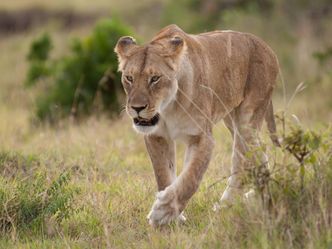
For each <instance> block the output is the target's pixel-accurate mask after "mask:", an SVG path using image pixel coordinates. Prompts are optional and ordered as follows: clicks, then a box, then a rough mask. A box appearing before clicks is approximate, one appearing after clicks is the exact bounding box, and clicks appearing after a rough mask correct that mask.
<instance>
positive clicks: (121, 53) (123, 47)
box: [114, 36, 137, 71]
mask: <svg viewBox="0 0 332 249" xmlns="http://www.w3.org/2000/svg"><path fill="white" fill-rule="evenodd" d="M134 47H137V44H136V41H135V39H134V38H133V37H131V36H123V37H121V38H120V39H119V40H118V42H117V43H116V46H115V48H114V52H115V53H116V54H117V55H118V59H119V70H120V71H121V70H122V66H123V64H124V61H125V59H127V58H128V57H129V55H130V51H131V50H132V49H133V48H134Z"/></svg>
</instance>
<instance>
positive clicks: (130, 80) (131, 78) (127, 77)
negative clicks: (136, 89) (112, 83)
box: [125, 75, 133, 83]
mask: <svg viewBox="0 0 332 249" xmlns="http://www.w3.org/2000/svg"><path fill="white" fill-rule="evenodd" d="M125 78H126V80H127V81H128V82H129V83H133V77H131V76H129V75H127V76H125Z"/></svg>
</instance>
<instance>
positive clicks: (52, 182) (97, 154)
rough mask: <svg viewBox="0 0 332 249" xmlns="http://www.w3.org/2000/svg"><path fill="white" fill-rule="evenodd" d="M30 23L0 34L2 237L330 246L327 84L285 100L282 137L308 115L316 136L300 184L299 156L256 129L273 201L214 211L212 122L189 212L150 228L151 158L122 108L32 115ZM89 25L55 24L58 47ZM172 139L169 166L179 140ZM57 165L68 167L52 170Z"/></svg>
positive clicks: (0, 244)
mask: <svg viewBox="0 0 332 249" xmlns="http://www.w3.org/2000/svg"><path fill="white" fill-rule="evenodd" d="M36 2H38V1H36ZM6 3H7V4H9V2H8V1H7V2H6V1H5V2H2V4H6ZM10 3H11V4H12V3H13V1H11V2H10ZM15 3H16V2H15ZM13 8H14V7H13ZM15 8H16V7H15ZM47 28H51V29H52V27H47ZM42 29H43V28H42ZM37 32H38V30H37V31H32V32H29V33H27V34H24V35H15V36H12V37H10V38H8V39H3V40H0V50H1V51H5V52H4V53H1V54H0V72H1V81H0V87H1V88H0V89H1V91H0V224H1V226H0V248H280V249H283V248H312V249H316V248H324V249H325V248H331V247H332V217H331V214H332V199H331V197H332V189H331V188H332V186H331V185H332V184H331V182H332V161H331V153H332V144H331V141H332V132H331V125H328V123H329V122H330V120H331V119H330V118H331V117H330V116H329V113H330V110H331V108H330V107H329V106H327V105H326V100H328V99H329V94H328V93H326V94H325V93H323V94H322V93H319V92H318V91H315V89H314V88H313V87H311V88H310V87H309V89H307V90H305V91H304V92H302V93H300V94H299V95H298V96H296V98H295V99H294V101H293V102H292V103H291V106H290V109H289V110H288V112H289V116H290V115H291V114H292V113H296V115H297V116H298V118H299V120H300V121H301V125H302V127H297V126H294V124H289V125H287V131H286V134H287V135H288V136H289V140H287V141H288V143H290V144H292V143H294V141H295V140H296V139H295V138H296V136H298V135H296V134H297V133H296V132H295V133H291V130H290V128H289V127H290V126H294V129H295V131H298V130H300V131H304V132H306V127H308V126H309V127H311V128H312V129H314V130H315V132H316V133H317V134H318V135H319V136H321V141H320V143H319V146H318V147H317V148H315V147H310V148H309V149H310V153H311V152H312V153H311V154H310V155H309V156H308V157H307V158H306V161H305V162H304V167H305V168H304V170H305V177H304V186H303V187H302V186H301V177H300V172H301V171H300V163H299V162H298V161H297V160H296V159H295V158H294V156H292V155H291V153H289V152H287V151H282V150H280V149H275V148H274V147H273V146H272V145H271V144H270V142H269V141H268V139H267V138H266V136H264V141H266V143H267V151H268V154H269V156H270V159H271V166H274V170H273V171H272V176H271V177H272V178H273V179H274V180H270V182H269V188H270V191H271V194H270V197H271V198H272V200H273V205H272V206H269V207H266V206H263V205H262V203H261V200H260V199H257V201H256V204H255V205H247V204H243V203H238V204H236V205H235V206H234V207H232V208H231V209H225V210H222V211H220V212H213V211H212V207H213V204H214V202H215V201H217V200H218V199H219V197H220V195H221V193H222V191H223V190H224V188H225V185H226V177H227V176H228V175H229V171H230V156H231V148H232V143H231V137H230V135H229V133H228V131H227V129H226V128H224V127H223V125H222V124H220V125H218V126H217V127H216V128H215V130H214V133H215V138H216V141H217V145H216V148H215V150H214V155H213V159H212V161H211V163H210V166H209V169H208V171H207V173H206V175H205V177H204V179H203V181H202V184H201V186H200V188H199V191H198V192H197V193H196V194H195V195H194V197H193V198H192V200H191V201H190V203H189V205H188V207H187V209H186V217H187V218H188V221H187V222H186V223H185V224H184V225H177V224H173V225H171V226H170V227H167V228H166V229H163V230H154V229H152V228H151V227H150V226H149V225H148V223H147V220H146V215H147V214H148V212H149V209H150V208H151V205H152V203H153V201H154V196H155V193H156V184H155V180H154V176H153V172H152V167H151V165H150V161H149V159H148V156H147V153H146V151H145V148H144V143H143V139H142V137H140V136H139V135H137V134H136V133H135V132H134V131H133V130H132V128H131V127H130V126H131V125H130V120H129V119H128V118H127V117H126V116H125V115H122V116H121V117H119V119H116V120H109V119H107V118H105V117H99V118H96V117H91V118H89V119H87V120H85V121H84V122H82V123H80V124H72V123H70V122H69V121H64V122H63V123H62V124H59V126H58V127H56V128H54V127H53V128H52V127H48V126H40V125H38V124H34V123H32V122H31V117H32V115H33V114H32V110H33V107H34V104H33V99H34V96H35V95H34V92H31V91H27V90H26V89H24V88H23V87H22V86H23V82H24V79H25V78H24V77H25V73H26V64H25V54H26V52H27V51H28V44H29V43H30V41H31V40H32V38H33V37H34V35H35V34H36V33H37ZM87 32H88V30H85V29H83V30H81V29H79V30H75V31H72V32H69V34H68V33H63V32H61V31H55V32H54V33H53V34H54V38H55V42H56V46H55V47H56V49H57V51H56V54H61V53H65V49H63V48H64V44H65V41H67V38H68V36H69V37H70V36H76V35H82V34H86V33H87ZM327 81H328V80H327ZM279 87H280V88H281V85H279ZM328 89H330V88H326V91H325V92H328ZM281 99H282V97H281V96H278V95H276V96H275V102H276V106H277V108H276V109H277V110H278V109H279V110H280V109H281V108H282V107H283V103H282V100H281ZM312 99H314V100H315V101H311V100H312ZM309 101H310V102H309ZM307 103H310V105H308V104H307ZM317 120H320V121H317ZM294 122H295V121H294ZM294 122H293V121H292V122H291V123H294ZM281 127H282V125H280V123H279V129H281ZM305 134H308V133H305ZM291 138H293V139H291ZM178 149H179V152H178V157H177V158H178V160H177V165H178V172H179V171H180V170H181V168H182V163H183V149H184V148H183V147H182V146H181V145H179V146H178ZM317 169H318V170H317ZM64 174H65V175H68V178H66V180H65V181H62V180H61V179H62V177H63V175H64ZM59 182H60V183H61V182H62V183H61V184H59ZM251 183H252V181H251ZM54 186H56V187H54ZM52 189H55V191H53V194H51V192H52V191H51V190H52ZM54 193H56V194H54ZM45 196H46V197H47V196H48V197H47V198H46V197H45ZM52 196H53V197H52ZM67 197H68V198H67ZM26 207H29V208H26ZM51 207H52V208H51ZM64 207H65V208H64ZM32 211H33V212H32ZM27 217H28V218H27Z"/></svg>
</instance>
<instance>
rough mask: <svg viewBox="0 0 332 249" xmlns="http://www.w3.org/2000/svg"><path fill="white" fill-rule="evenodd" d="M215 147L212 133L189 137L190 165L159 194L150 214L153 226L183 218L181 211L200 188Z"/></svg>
mask: <svg viewBox="0 0 332 249" xmlns="http://www.w3.org/2000/svg"><path fill="white" fill-rule="evenodd" d="M213 147H214V141H213V138H212V136H210V135H199V136H193V137H191V138H190V139H189V143H188V150H189V151H190V153H189V155H190V158H189V160H188V165H187V166H186V167H185V168H184V169H183V171H182V172H181V174H180V175H179V177H178V178H176V180H175V181H174V182H173V183H172V184H171V185H170V186H168V187H167V188H166V189H165V190H163V191H160V192H159V193H158V194H157V199H156V201H155V202H154V204H153V206H152V208H151V211H150V213H149V215H148V219H149V223H150V224H151V225H152V226H160V225H164V224H168V223H170V222H171V221H172V220H175V219H177V218H179V219H181V218H182V215H181V212H182V211H183V210H184V208H185V206H186V204H187V203H188V201H189V199H190V198H191V197H192V195H193V194H194V193H195V192H196V190H197V189H198V186H199V184H200V181H201V180H202V177H203V174H204V173H205V171H206V169H207V167H208V164H209V162H210V158H211V154H212V150H213Z"/></svg>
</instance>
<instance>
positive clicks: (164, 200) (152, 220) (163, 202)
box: [147, 187, 185, 227]
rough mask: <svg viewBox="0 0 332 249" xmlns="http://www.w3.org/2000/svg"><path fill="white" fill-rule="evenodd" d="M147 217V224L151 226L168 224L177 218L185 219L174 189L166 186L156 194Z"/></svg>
mask: <svg viewBox="0 0 332 249" xmlns="http://www.w3.org/2000/svg"><path fill="white" fill-rule="evenodd" d="M147 218H148V220H149V224H150V225H151V226H153V227H157V226H162V225H165V224H169V223H170V222H171V221H174V220H177V219H178V220H179V221H182V222H183V221H185V217H184V216H183V214H182V213H181V211H180V205H179V203H178V200H177V196H176V193H175V191H174V189H172V188H171V187H168V188H166V189H165V190H163V191H160V192H159V193H158V194H157V199H156V201H155V202H154V203H153V205H152V208H151V211H150V213H149V214H148V216H147Z"/></svg>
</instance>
